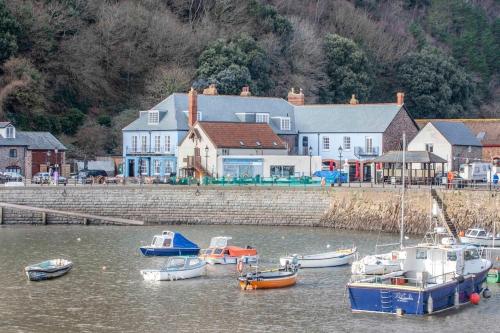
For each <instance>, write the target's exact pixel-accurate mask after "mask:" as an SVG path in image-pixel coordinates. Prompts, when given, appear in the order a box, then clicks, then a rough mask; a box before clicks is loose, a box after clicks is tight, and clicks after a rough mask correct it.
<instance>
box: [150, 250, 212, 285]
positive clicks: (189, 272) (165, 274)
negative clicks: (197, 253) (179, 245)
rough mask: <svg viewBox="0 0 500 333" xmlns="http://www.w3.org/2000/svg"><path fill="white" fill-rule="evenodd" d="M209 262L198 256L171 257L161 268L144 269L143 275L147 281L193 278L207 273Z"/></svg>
mask: <svg viewBox="0 0 500 333" xmlns="http://www.w3.org/2000/svg"><path fill="white" fill-rule="evenodd" d="M206 266H207V263H206V262H205V261H203V260H200V259H199V258H197V257H187V256H179V257H170V258H168V260H167V264H166V265H165V267H164V268H161V269H143V270H141V274H142V277H143V278H144V280H146V281H175V280H183V279H191V278H195V277H199V276H202V275H204V274H205V273H206V268H207V267H206Z"/></svg>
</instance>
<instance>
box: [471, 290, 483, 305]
mask: <svg viewBox="0 0 500 333" xmlns="http://www.w3.org/2000/svg"><path fill="white" fill-rule="evenodd" d="M469 300H470V302H471V303H472V304H474V305H477V304H479V301H480V300H481V296H479V294H478V293H472V294H471V295H470V296H469Z"/></svg>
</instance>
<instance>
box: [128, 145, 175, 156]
mask: <svg viewBox="0 0 500 333" xmlns="http://www.w3.org/2000/svg"><path fill="white" fill-rule="evenodd" d="M125 151H126V152H127V154H130V155H133V154H148V155H169V154H170V155H174V154H175V149H174V147H170V149H169V150H168V149H166V147H157V146H152V147H151V146H137V147H128V146H127V147H126V149H125Z"/></svg>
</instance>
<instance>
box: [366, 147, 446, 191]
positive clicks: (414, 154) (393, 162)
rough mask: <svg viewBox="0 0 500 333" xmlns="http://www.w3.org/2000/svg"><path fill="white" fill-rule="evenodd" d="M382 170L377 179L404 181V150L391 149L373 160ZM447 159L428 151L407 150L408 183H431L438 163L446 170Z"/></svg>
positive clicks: (406, 172)
mask: <svg viewBox="0 0 500 333" xmlns="http://www.w3.org/2000/svg"><path fill="white" fill-rule="evenodd" d="M373 163H376V164H377V165H378V166H379V167H378V168H377V170H379V172H381V174H380V175H377V177H375V178H376V181H377V180H378V181H398V182H400V181H402V176H403V172H402V170H403V151H399V150H398V151H389V152H388V153H386V154H384V155H382V156H380V157H377V158H375V159H374V160H373ZM446 163H447V161H446V160H445V159H444V158H441V157H439V156H437V155H435V154H433V153H430V152H428V151H406V156H405V166H404V168H405V175H406V181H407V182H408V184H415V183H418V184H431V183H432V181H433V180H434V178H435V177H436V174H437V173H436V164H441V170H445V168H444V165H445V164H446Z"/></svg>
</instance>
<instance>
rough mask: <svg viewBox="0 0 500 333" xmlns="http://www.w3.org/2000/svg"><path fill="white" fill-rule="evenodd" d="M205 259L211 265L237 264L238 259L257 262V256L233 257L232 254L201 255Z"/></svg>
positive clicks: (245, 261) (246, 262) (248, 262)
mask: <svg viewBox="0 0 500 333" xmlns="http://www.w3.org/2000/svg"><path fill="white" fill-rule="evenodd" d="M200 258H201V259H203V260H205V261H206V262H207V263H209V264H210V265H236V264H237V263H238V259H243V262H244V263H245V264H250V263H255V262H257V258H258V257H257V256H244V257H232V256H224V257H210V256H206V257H200Z"/></svg>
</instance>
